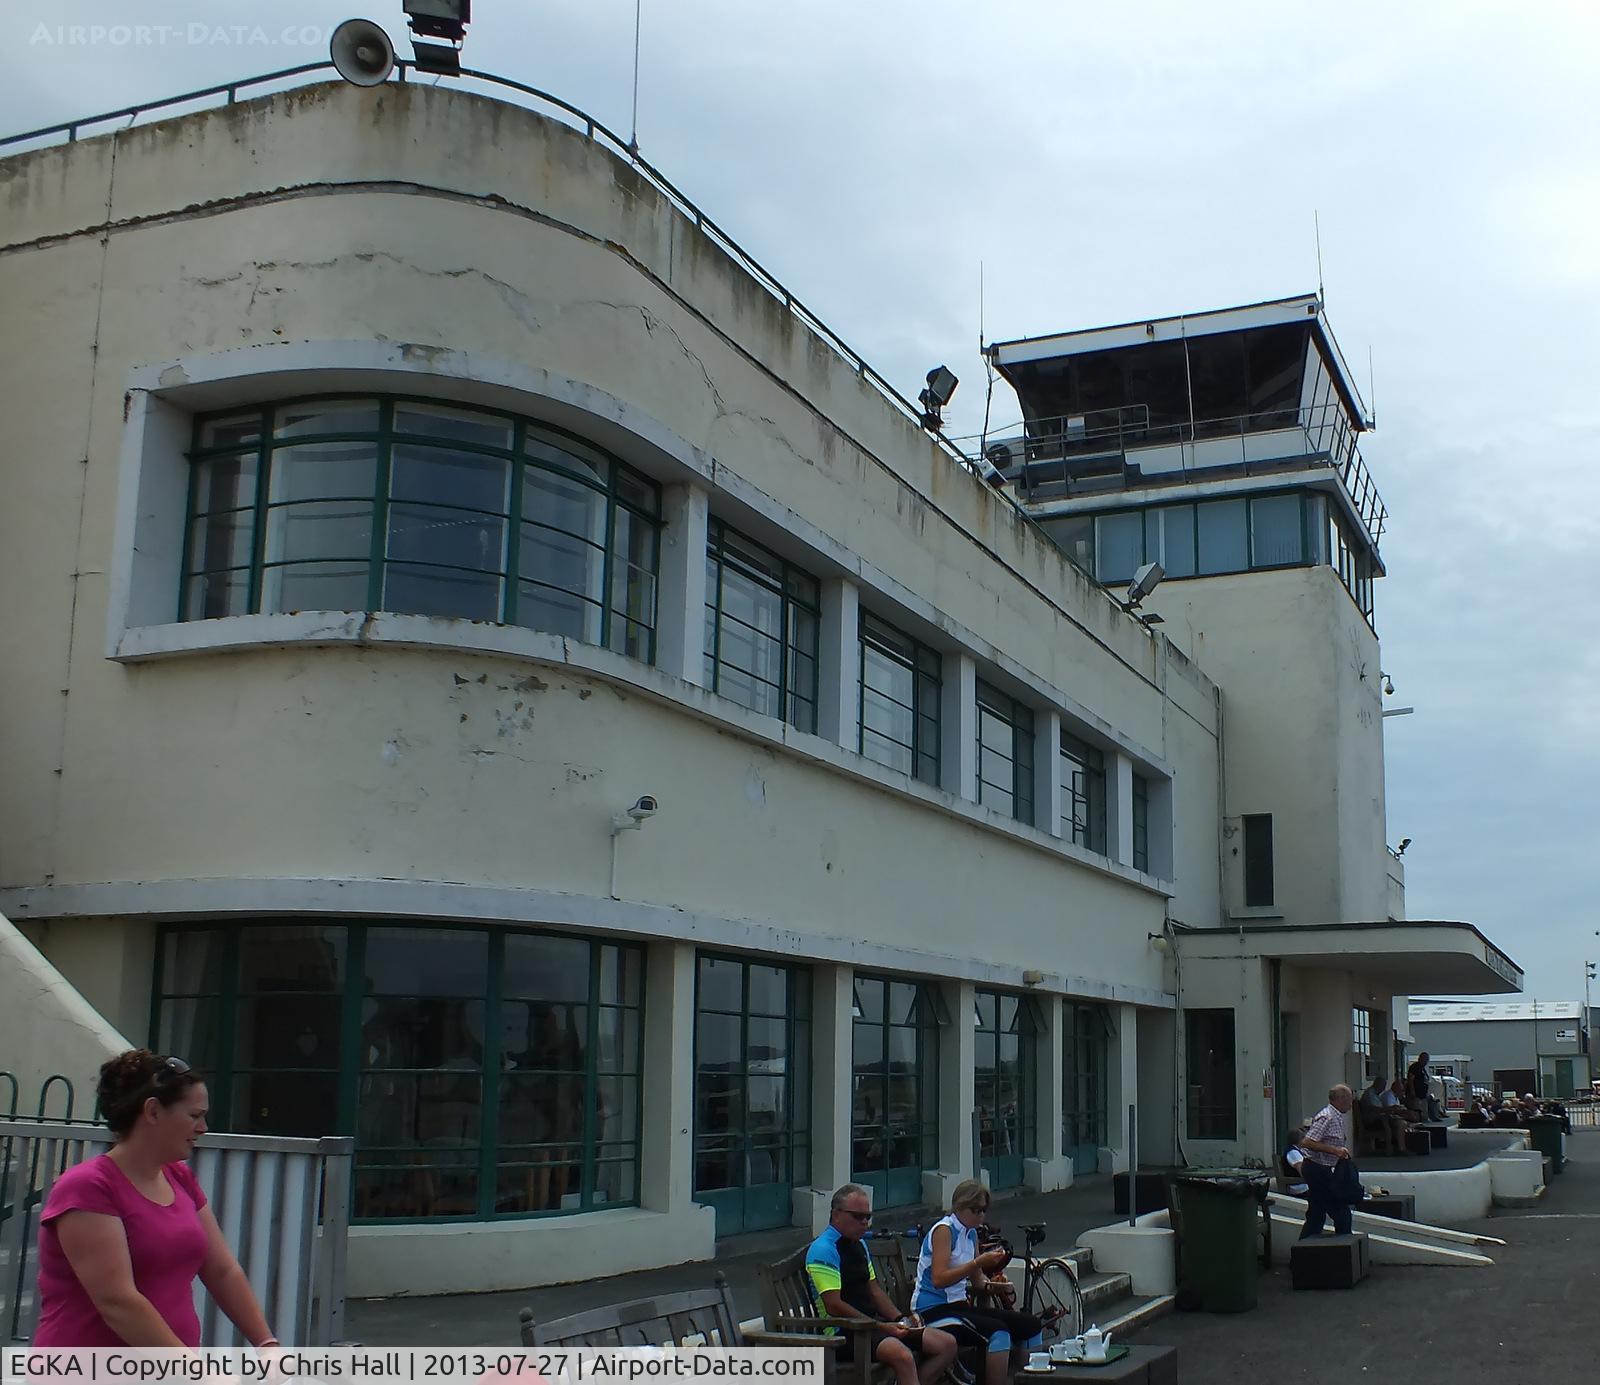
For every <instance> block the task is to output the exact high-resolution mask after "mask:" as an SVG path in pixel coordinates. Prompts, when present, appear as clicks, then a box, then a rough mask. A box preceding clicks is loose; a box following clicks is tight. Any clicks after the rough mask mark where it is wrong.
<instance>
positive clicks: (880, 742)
mask: <svg viewBox="0 0 1600 1385" xmlns="http://www.w3.org/2000/svg"><path fill="white" fill-rule="evenodd" d="M860 632H861V711H860V744H859V749H860V751H861V753H862V754H863V755H865V756H866V757H867V758H868V759H869V760H876V761H877V762H878V763H879V764H880V765H887V766H888V767H889V768H890V769H897V770H899V771H900V772H901V773H902V774H909V775H911V776H912V777H913V778H915V779H920V780H922V781H923V783H925V784H934V785H937V784H938V782H939V688H940V677H939V672H940V666H941V661H940V657H939V652H938V651H937V650H935V649H929V648H928V646H927V645H925V644H921V643H919V642H918V641H916V640H914V639H912V638H911V636H910V635H906V634H902V633H901V632H900V631H899V630H896V629H895V628H894V626H892V625H889V624H886V623H885V622H884V621H881V620H879V619H878V618H877V617H876V616H870V615H868V614H867V613H866V612H865V611H863V612H862V613H861V621H860Z"/></svg>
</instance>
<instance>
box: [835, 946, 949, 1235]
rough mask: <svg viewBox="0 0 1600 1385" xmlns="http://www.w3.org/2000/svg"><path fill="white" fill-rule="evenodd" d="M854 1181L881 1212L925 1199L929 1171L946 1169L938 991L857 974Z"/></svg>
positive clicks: (853, 1012)
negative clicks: (941, 1166)
mask: <svg viewBox="0 0 1600 1385" xmlns="http://www.w3.org/2000/svg"><path fill="white" fill-rule="evenodd" d="M851 1002H852V1003H851V1015H852V1033H851V1055H852V1058H851V1062H852V1081H851V1101H850V1110H851V1116H850V1151H851V1154H850V1162H851V1174H850V1177H851V1179H852V1180H853V1181H854V1182H857V1183H860V1184H862V1185H863V1186H865V1187H868V1188H870V1189H871V1190H872V1193H873V1205H874V1206H883V1207H891V1206H903V1205H906V1204H908V1203H915V1202H920V1201H921V1199H922V1171H923V1170H924V1169H934V1168H937V1167H938V1166H939V1031H940V1028H941V1026H942V1023H943V1022H944V1020H945V1019H947V1018H948V1015H947V1014H946V1011H945V1007H944V1004H943V1001H942V999H941V997H940V995H939V989H938V986H937V984H936V983H934V982H930V981H915V980H910V979H908V978H905V977H896V976H875V975H870V974H866V973H862V974H858V975H857V976H856V977H855V978H854V981H853V985H852V991H851Z"/></svg>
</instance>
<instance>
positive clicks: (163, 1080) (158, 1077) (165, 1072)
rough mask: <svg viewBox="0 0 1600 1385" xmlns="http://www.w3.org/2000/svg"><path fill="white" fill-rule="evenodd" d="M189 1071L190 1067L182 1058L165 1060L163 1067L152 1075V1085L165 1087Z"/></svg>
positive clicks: (162, 1063) (162, 1061)
mask: <svg viewBox="0 0 1600 1385" xmlns="http://www.w3.org/2000/svg"><path fill="white" fill-rule="evenodd" d="M189 1070H190V1069H189V1065H188V1064H187V1063H186V1062H184V1061H183V1059H182V1058H163V1059H162V1060H161V1066H160V1067H158V1068H157V1069H156V1070H155V1071H154V1072H153V1073H151V1074H150V1082H151V1085H152V1086H156V1087H164V1086H165V1085H166V1084H167V1083H168V1082H172V1081H175V1080H176V1079H178V1078H180V1077H182V1076H183V1075H184V1074H185V1073H186V1072H188V1071H189Z"/></svg>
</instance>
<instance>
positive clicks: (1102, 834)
mask: <svg viewBox="0 0 1600 1385" xmlns="http://www.w3.org/2000/svg"><path fill="white" fill-rule="evenodd" d="M1061 835H1062V836H1063V837H1066V838H1068V839H1069V840H1071V841H1073V842H1076V843H1077V844H1078V845H1079V846H1082V847H1087V848H1088V849H1089V850H1090V851H1095V852H1099V853H1100V854H1101V855H1102V856H1103V855H1104V854H1105V850H1106V757H1105V754H1104V752H1102V751H1101V750H1099V749H1097V748H1096V747H1095V746H1092V745H1090V744H1088V743H1087V742H1086V741H1080V740H1079V739H1078V738H1077V737H1076V736H1073V735H1070V734H1068V733H1067V732H1065V731H1063V732H1062V733H1061Z"/></svg>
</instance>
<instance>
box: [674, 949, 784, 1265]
mask: <svg viewBox="0 0 1600 1385" xmlns="http://www.w3.org/2000/svg"><path fill="white" fill-rule="evenodd" d="M810 1177H811V975H810V973H809V972H807V971H805V970H804V969H803V968H799V967H774V966H767V965H764V964H762V963H759V962H753V961H747V960H744V959H741V958H738V957H720V956H715V955H712V954H710V953H701V954H700V955H699V957H698V958H697V959H696V964H695V1025H694V1192H695V1198H696V1200H697V1201H699V1202H702V1203H705V1204H707V1205H709V1206H711V1207H714V1208H715V1209H716V1212H717V1234H718V1235H719V1236H727V1235H731V1234H733V1233H735V1232H739V1231H755V1230H760V1229H763V1228H766V1227H774V1226H787V1225H789V1223H790V1221H791V1219H792V1217H793V1212H792V1209H791V1196H790V1194H791V1191H792V1190H793V1189H794V1188H795V1187H796V1186H797V1185H800V1184H804V1183H806V1182H807V1181H808V1180H809V1179H810Z"/></svg>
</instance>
